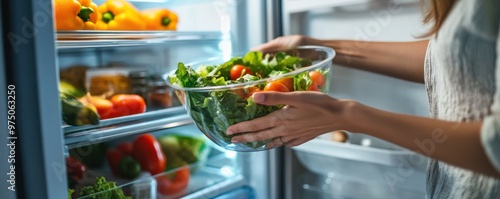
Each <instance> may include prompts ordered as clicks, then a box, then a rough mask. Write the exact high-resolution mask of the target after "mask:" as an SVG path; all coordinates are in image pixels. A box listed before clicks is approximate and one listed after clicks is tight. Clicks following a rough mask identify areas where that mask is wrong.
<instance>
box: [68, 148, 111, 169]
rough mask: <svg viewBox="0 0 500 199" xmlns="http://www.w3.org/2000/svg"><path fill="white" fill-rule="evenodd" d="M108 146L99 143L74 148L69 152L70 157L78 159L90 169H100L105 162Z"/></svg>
mask: <svg viewBox="0 0 500 199" xmlns="http://www.w3.org/2000/svg"><path fill="white" fill-rule="evenodd" d="M107 148H108V147H107V145H106V144H105V143H97V144H90V145H85V146H81V147H78V148H73V149H70V150H69V155H70V156H72V157H75V158H77V159H78V160H80V161H81V162H82V163H83V164H85V165H86V166H87V167H88V168H91V169H92V168H99V167H100V166H102V164H103V163H104V161H105V159H106V158H105V157H106V150H107Z"/></svg>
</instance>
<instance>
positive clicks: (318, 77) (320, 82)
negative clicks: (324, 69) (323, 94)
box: [309, 71, 326, 88]
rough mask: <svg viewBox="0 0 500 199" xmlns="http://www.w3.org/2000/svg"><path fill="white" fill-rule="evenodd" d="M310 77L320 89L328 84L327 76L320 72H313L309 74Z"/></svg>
mask: <svg viewBox="0 0 500 199" xmlns="http://www.w3.org/2000/svg"><path fill="white" fill-rule="evenodd" d="M309 76H310V77H311V80H312V83H313V84H316V86H318V88H319V87H322V86H324V85H325V82H326V79H325V76H324V75H323V74H321V73H320V72H319V71H311V72H309Z"/></svg>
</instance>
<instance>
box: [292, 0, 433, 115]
mask: <svg viewBox="0 0 500 199" xmlns="http://www.w3.org/2000/svg"><path fill="white" fill-rule="evenodd" d="M379 2H381V3H372V4H369V3H368V4H359V5H352V6H345V7H337V8H326V9H321V10H319V9H317V10H315V11H312V12H308V13H307V14H306V15H305V22H304V23H303V24H304V25H303V27H302V28H300V29H301V30H303V31H304V32H303V34H306V35H309V36H312V37H315V38H321V39H355V40H365V41H412V40H417V38H416V37H417V36H418V35H421V34H422V33H424V32H425V30H426V29H425V27H424V26H423V25H422V23H421V21H422V11H421V7H420V5H418V3H415V2H407V1H406V2H405V3H403V2H398V1H392V3H386V2H390V1H379ZM382 2H383V3H382ZM291 23H294V22H293V21H291ZM292 25H293V24H292ZM292 34H294V33H292ZM336 59H343V57H336ZM331 95H332V96H334V97H336V98H343V99H354V100H357V101H359V102H361V103H364V104H366V105H370V106H373V107H377V108H380V109H384V110H388V111H394V112H399V113H407V114H416V115H421V116H428V101H427V96H426V93H425V87H424V85H423V84H417V83H411V82H407V81H403V80H399V79H394V78H391V77H387V76H382V75H377V74H373V73H369V72H364V71H360V70H356V69H350V68H345V67H341V66H334V68H333V83H332V86H331Z"/></svg>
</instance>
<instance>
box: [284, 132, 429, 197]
mask: <svg viewBox="0 0 500 199" xmlns="http://www.w3.org/2000/svg"><path fill="white" fill-rule="evenodd" d="M357 135H358V136H361V137H363V134H357ZM366 137H369V136H366ZM369 138H370V139H373V140H374V141H377V139H375V138H371V137H369ZM350 142H352V141H351V140H350ZM293 150H294V152H295V154H296V156H297V158H298V160H299V161H300V163H301V164H302V165H303V166H304V167H305V168H306V169H307V170H309V171H311V172H313V173H315V174H318V175H322V176H331V175H335V176H336V178H342V179H351V180H354V181H363V182H364V183H373V184H379V185H384V187H389V188H391V187H392V186H396V185H397V187H399V188H403V189H408V190H413V191H415V192H417V193H419V192H423V191H424V190H425V175H424V174H425V170H426V166H427V161H428V159H427V158H426V157H425V156H422V155H420V154H417V153H414V152H411V151H408V150H406V149H402V148H400V147H396V146H395V147H393V148H390V147H388V146H387V145H386V146H385V148H377V147H373V145H372V146H363V145H359V144H356V143H355V142H353V143H349V142H348V143H340V142H335V141H332V140H329V139H326V138H325V136H321V137H318V138H316V139H313V140H311V141H309V142H306V143H304V144H302V145H300V146H297V147H294V148H293Z"/></svg>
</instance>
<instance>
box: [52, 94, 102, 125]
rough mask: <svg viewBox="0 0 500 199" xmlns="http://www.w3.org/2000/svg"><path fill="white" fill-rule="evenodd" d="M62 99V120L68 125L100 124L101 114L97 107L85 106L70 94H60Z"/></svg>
mask: <svg viewBox="0 0 500 199" xmlns="http://www.w3.org/2000/svg"><path fill="white" fill-rule="evenodd" d="M59 96H60V98H61V107H62V118H63V121H64V122H65V123H66V124H69V125H74V126H81V125H86V124H94V125H95V124H99V120H100V118H99V114H98V113H97V109H96V108H95V106H93V105H91V104H83V103H82V102H80V101H78V99H76V98H75V97H73V96H72V95H70V94H67V93H64V92H59Z"/></svg>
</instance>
